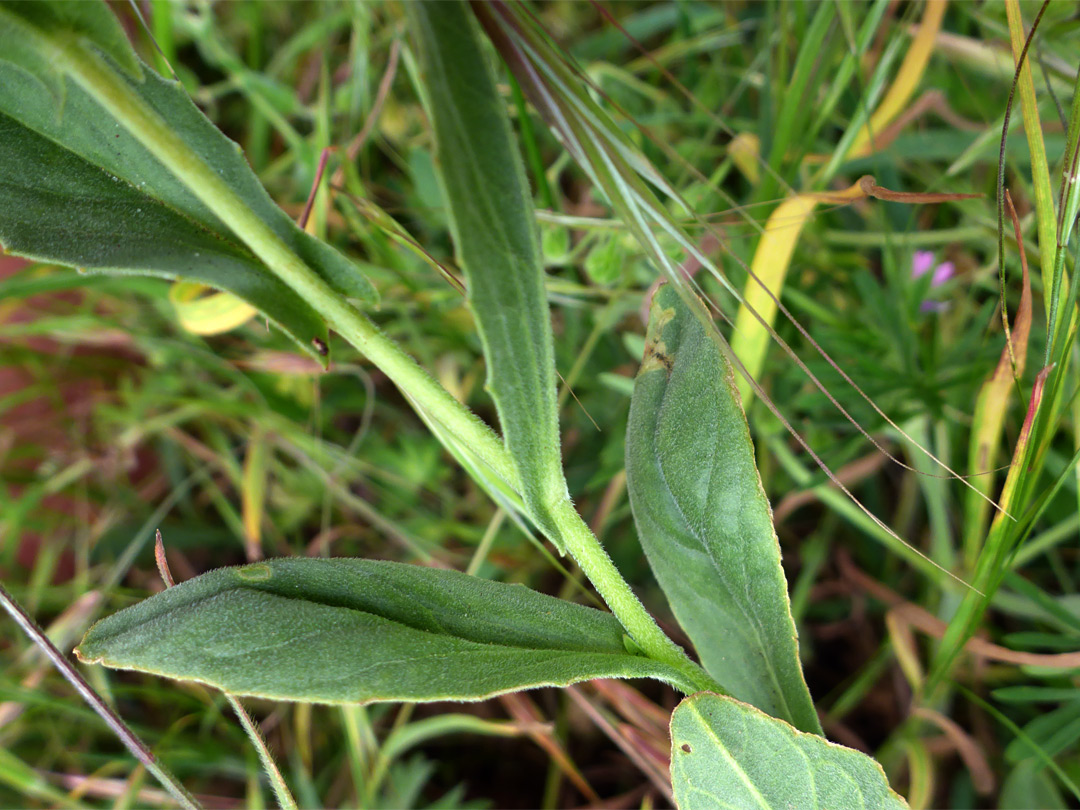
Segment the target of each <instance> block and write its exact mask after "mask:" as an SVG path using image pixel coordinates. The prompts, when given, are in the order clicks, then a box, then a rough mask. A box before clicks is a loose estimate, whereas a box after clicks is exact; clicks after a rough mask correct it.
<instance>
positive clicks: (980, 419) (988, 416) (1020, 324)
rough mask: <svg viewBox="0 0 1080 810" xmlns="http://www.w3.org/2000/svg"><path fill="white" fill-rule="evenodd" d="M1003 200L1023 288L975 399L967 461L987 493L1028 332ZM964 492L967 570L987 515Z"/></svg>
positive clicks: (1027, 283) (1025, 294)
mask: <svg viewBox="0 0 1080 810" xmlns="http://www.w3.org/2000/svg"><path fill="white" fill-rule="evenodd" d="M1005 200H1006V202H1007V203H1008V208H1009V213H1010V215H1011V216H1012V217H1013V227H1014V228H1015V230H1016V242H1017V245H1018V246H1019V249H1020V266H1021V268H1022V271H1023V290H1022V292H1021V293H1020V306H1019V308H1018V309H1017V311H1016V319H1015V320H1014V321H1013V328H1012V332H1011V334H1009V335H1008V336H1007V339H1006V342H1005V346H1004V348H1003V349H1002V350H1001V357H1000V358H999V359H998V364H997V368H995V369H994V372H993V373H992V374H991V375H990V377H989V378H987V380H986V381H985V382H984V383H983V384H982V388H980V389H979V396H978V398H977V399H976V400H975V414H974V417H973V425H972V431H971V444H970V447H969V451H968V452H969V463H970V465H971V472H972V473H973V474H976V475H977V474H978V473H985V475H977V477H975V478H973V479H972V484H973V485H974V486H975V489H977V490H978V491H979V492H981V493H983V494H984V495H987V496H989V495H990V489H991V487H992V486H993V483H994V476H993V474H992V473H991V472H990V471H991V470H992V469H993V466H994V462H995V459H996V457H997V449H998V444H999V443H1000V442H1001V428H1002V425H1003V424H1004V421H1005V411H1006V409H1007V408H1008V405H1009V392H1010V391H1011V390H1012V388H1013V382H1014V380H1018V379H1019V378H1020V377H1022V376H1023V374H1024V365H1025V360H1026V357H1027V346H1028V335H1029V334H1030V333H1031V277H1030V275H1029V273H1028V263H1027V255H1026V254H1025V253H1024V242H1023V239H1022V237H1021V234H1020V223H1019V221H1018V220H1017V219H1016V212H1015V211H1014V210H1013V207H1012V200H1011V199H1009V196H1008V192H1006V196H1005ZM968 494H969V497H968V500H967V504H966V507H967V508H966V510H965V511H966V514H967V520H966V522H965V529H964V561H965V564H966V566H967V568H968V569H969V570H970V569H972V568H974V565H975V561H976V560H977V558H978V554H979V550H980V548H981V541H982V537H983V534H984V532H985V529H986V522H987V517H988V515H989V504H987V503H986V502H985V501H984V500H983V499H981V498H978V497H973V496H974V493H968Z"/></svg>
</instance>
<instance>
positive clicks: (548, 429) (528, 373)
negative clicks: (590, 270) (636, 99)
mask: <svg viewBox="0 0 1080 810" xmlns="http://www.w3.org/2000/svg"><path fill="white" fill-rule="evenodd" d="M408 9H409V11H410V14H411V19H412V21H413V27H414V30H415V31H416V34H417V37H418V39H419V41H420V45H421V47H420V52H421V55H422V58H423V65H424V71H425V79H426V82H427V85H428V88H429V91H430V92H429V94H428V96H429V102H430V106H431V117H432V125H433V127H434V130H435V138H436V145H437V152H436V155H437V163H438V168H439V176H440V178H441V182H442V188H443V195H444V198H445V200H446V203H447V213H448V215H449V220H450V225H451V230H452V231H453V235H454V243H455V246H456V249H457V254H458V256H459V258H460V261H461V265H462V267H463V268H464V270H465V274H466V277H467V293H466V294H467V298H468V301H469V305H470V307H471V308H472V311H473V314H474V315H475V317H476V322H477V327H478V329H479V332H480V338H481V340H482V342H483V345H484V357H485V359H486V360H487V364H488V388H489V389H490V391H491V395H492V398H493V399H494V400H495V405H496V407H497V408H498V412H499V422H500V424H501V425H502V430H503V435H504V437H505V440H506V446H507V449H508V450H509V451H510V454H511V456H512V457H513V459H514V463H515V464H516V466H517V469H518V473H519V475H520V478H521V484H522V495H523V497H524V500H525V503H526V505H527V506H528V507H529V509H530V511H531V513H532V514H533V516H534V517H535V518H536V519H537V520H539V521H540V523H541V525H542V526H543V528H544V529H545V533H546V534H548V536H549V537H551V538H552V540H553V541H554V542H555V543H556V544H557V545H560V541H559V538H558V533H557V532H556V531H554V530H553V528H552V524H551V522H550V520H549V519H548V518H547V512H548V509H549V508H550V507H551V506H552V505H553V504H554V503H556V502H557V501H559V500H564V499H566V498H567V497H568V496H567V490H566V482H565V480H564V479H563V473H562V457H561V452H560V441H559V425H558V410H557V407H556V397H555V355H554V349H553V343H552V336H551V316H550V313H549V312H548V305H547V296H546V293H545V290H544V274H543V267H542V262H541V256H540V245H539V240H538V236H537V228H536V220H535V216H534V214H533V210H532V203H531V198H530V196H529V188H528V184H527V182H526V180H525V168H524V164H523V163H522V159H521V155H520V154H519V153H518V151H517V148H516V146H515V144H514V141H513V137H512V133H511V130H510V121H509V118H508V116H507V112H506V107H505V103H504V102H503V100H502V98H501V97H500V96H499V93H498V91H497V89H496V87H495V77H494V75H493V73H492V70H491V68H490V66H489V65H488V64H487V61H486V59H485V57H484V51H483V49H482V48H481V47H480V42H481V41H480V38H479V34H478V31H477V29H476V23H475V21H474V20H473V19H472V17H471V15H470V13H469V10H468V8H467V7H466V6H465V5H463V4H460V3H438V2H418V3H412V4H410V5H409V6H408Z"/></svg>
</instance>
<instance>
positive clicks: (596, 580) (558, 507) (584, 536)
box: [548, 499, 727, 695]
mask: <svg viewBox="0 0 1080 810" xmlns="http://www.w3.org/2000/svg"><path fill="white" fill-rule="evenodd" d="M548 514H549V516H550V518H551V521H552V523H553V524H554V525H555V528H556V530H557V531H558V532H559V535H560V536H561V537H562V541H563V543H564V544H565V546H566V550H567V551H568V552H570V555H571V556H572V557H573V558H574V559H575V560H576V561H577V564H578V565H579V566H581V571H582V573H584V574H585V576H586V577H588V578H589V581H590V582H591V583H592V584H593V586H594V587H595V588H596V590H597V592H598V593H599V594H600V596H601V597H603V599H604V601H605V602H606V603H607V605H608V607H609V608H611V612H612V613H614V614H615V616H616V617H617V618H618V619H619V621H620V622H622V625H623V627H625V628H626V630H627V632H628V633H630V635H631V637H633V639H634V641H635V642H636V643H637V644H638V645H639V646H640V647H641V649H642V650H644V651H645V653H646V654H647V655H648V656H649V657H650V658H652V659H654V660H656V661H662V662H664V663H665V664H668V665H669V666H671V667H673V668H674V669H676V670H678V671H679V672H680V674H681V675H682V676H683V678H684V681H683V682H680V683H674V684H672V685H673V686H675V687H677V688H678V689H681V690H682V691H684V692H686V693H687V694H693V693H694V692H698V691H701V690H707V691H710V692H718V693H719V694H723V695H726V694H727V691H726V690H725V689H724V688H723V687H722V686H720V684H719V683H717V682H716V681H715V680H713V679H712V678H711V677H709V675H708V674H707V673H706V672H705V670H703V669H702V668H701V667H699V666H698V665H697V664H695V663H694V662H693V661H691V660H690V659H689V658H688V657H687V655H686V653H685V652H683V650H682V648H681V647H679V645H677V644H676V643H675V642H674V641H672V640H671V639H670V638H668V637H667V635H665V634H664V631H663V630H661V629H660V627H659V626H658V625H657V624H656V621H655V620H654V619H653V617H652V616H650V615H649V613H648V611H647V610H645V606H644V605H642V604H641V601H640V600H639V599H638V598H637V596H636V595H635V594H634V592H633V591H632V590H631V589H630V586H629V585H628V584H627V582H626V580H625V579H623V577H622V575H621V574H620V573H619V569H617V568H616V567H615V564H614V563H613V562H612V561H611V558H610V557H609V556H608V555H607V552H606V551H604V548H603V546H601V545H600V541H599V540H597V539H596V535H594V534H593V533H592V530H591V529H590V528H589V527H588V525H587V524H586V523H585V521H584V520H582V518H581V515H579V514H578V512H577V510H576V509H574V506H573V504H572V503H571V502H570V500H569V499H566V500H563V501H561V502H560V503H558V504H555V505H554V506H553V507H552V508H551V509H550V510H549V513H548Z"/></svg>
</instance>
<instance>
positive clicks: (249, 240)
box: [53, 46, 521, 491]
mask: <svg viewBox="0 0 1080 810" xmlns="http://www.w3.org/2000/svg"><path fill="white" fill-rule="evenodd" d="M53 56H54V64H57V65H62V66H64V67H66V68H67V72H68V74H69V75H70V76H71V77H72V79H74V81H75V82H76V83H78V84H79V86H80V87H82V88H83V89H84V90H85V91H86V92H87V93H89V94H90V96H91V97H92V98H94V99H95V100H96V101H97V102H98V103H99V104H101V106H102V107H104V108H105V109H106V110H108V111H109V113H110V114H111V115H113V116H114V117H115V118H116V120H117V121H119V122H120V123H121V124H122V125H123V126H124V127H125V129H127V130H128V131H129V132H131V134H132V135H134V136H135V138H136V139H137V140H138V141H139V142H140V143H142V145H143V146H145V147H146V148H147V149H148V150H149V151H150V152H151V154H153V155H154V157H156V158H157V159H158V160H159V161H161V163H162V164H163V165H164V166H165V167H166V168H168V169H169V171H171V172H172V173H173V174H175V175H176V176H177V177H182V178H184V181H185V183H186V184H187V185H188V187H189V188H190V189H191V191H192V192H193V193H194V194H195V196H196V197H198V198H199V200H200V201H201V202H202V203H203V204H205V205H206V207H207V208H209V209H210V210H211V211H212V212H213V213H214V214H215V215H216V216H217V217H218V218H220V219H221V221H222V222H224V223H226V224H227V225H228V226H229V228H231V229H232V231H233V232H234V233H235V234H236V235H237V236H238V237H239V238H240V239H241V240H242V241H243V242H244V243H245V244H246V245H247V246H248V247H249V248H251V250H252V252H253V253H254V254H255V255H256V256H258V257H259V259H261V260H262V261H263V262H264V263H265V264H266V266H267V267H269V268H270V270H271V271H272V272H273V273H274V274H275V275H277V276H278V278H280V279H281V280H282V281H284V282H285V283H286V284H287V285H289V287H291V288H292V289H294V290H295V291H296V292H297V293H299V294H300V295H301V296H303V298H304V299H305V300H306V301H307V302H308V303H309V304H310V305H311V306H312V307H313V308H314V309H315V311H316V312H318V313H319V314H320V315H321V316H322V317H323V318H325V319H326V322H327V323H328V324H329V325H330V327H331V328H332V329H334V331H336V332H337V333H338V334H340V335H341V336H342V337H343V338H345V340H347V341H348V342H349V343H351V344H352V345H353V346H354V347H356V348H357V349H358V350H359V351H361V352H363V354H364V355H366V356H367V358H368V359H369V360H371V362H372V363H374V364H375V365H376V366H378V367H379V368H380V369H381V370H382V371H383V372H384V373H385V374H386V375H387V376H388V377H389V378H390V379H391V380H392V381H393V382H394V384H395V385H396V386H397V387H398V388H400V389H401V390H402V391H403V392H404V393H405V394H406V395H407V396H409V397H410V398H411V399H412V400H413V402H414V404H415V405H417V406H418V407H420V408H423V409H424V410H425V411H426V412H427V413H428V414H430V415H431V416H432V418H434V419H436V420H437V421H439V422H440V423H441V424H443V425H445V426H446V427H447V428H448V429H449V430H451V431H453V432H454V433H456V434H457V435H458V436H459V437H460V438H461V439H462V441H463V442H464V443H465V444H467V445H468V446H469V447H470V448H471V449H472V450H473V452H475V453H476V454H477V456H479V457H480V458H481V459H482V460H483V461H484V463H485V464H487V465H488V466H489V467H490V468H491V469H492V470H493V471H494V472H495V473H496V474H497V475H498V476H499V477H501V478H502V479H503V480H504V481H506V483H507V484H509V485H510V486H511V487H513V488H514V489H516V490H519V491H520V489H521V485H520V482H519V480H518V475H517V471H516V469H515V468H514V466H513V464H512V463H511V461H510V459H509V457H508V456H507V454H506V452H505V450H504V448H503V444H502V442H501V441H500V440H499V438H498V436H496V435H495V433H494V432H492V430H491V429H490V428H488V427H487V426H486V425H485V424H484V423H483V422H482V421H480V419H479V418H478V417H476V416H475V415H474V414H473V413H471V412H470V411H469V410H468V409H466V408H465V407H463V406H462V405H461V404H460V403H459V402H458V401H457V400H455V399H454V398H453V397H452V396H451V395H450V394H449V392H447V391H446V389H444V388H443V387H442V386H441V385H439V384H438V382H436V381H435V379H434V378H432V377H431V375H429V374H428V373H427V372H426V371H424V369H423V368H421V367H420V366H419V365H418V364H417V363H416V361H415V360H413V358H412V357H410V356H409V355H408V354H407V353H406V352H405V351H404V350H402V348H401V347H400V346H398V345H397V344H396V343H395V342H394V341H393V340H391V339H390V338H388V337H387V336H386V335H384V334H383V333H382V332H381V331H380V330H379V329H378V327H376V326H375V324H373V323H372V322H371V321H370V320H368V319H367V318H366V317H365V316H364V315H363V314H362V313H361V312H359V311H358V310H357V309H356V308H355V307H353V306H352V305H351V304H349V303H348V302H347V301H345V300H344V299H343V298H342V297H341V296H339V295H338V294H337V293H335V292H334V291H333V290H332V289H331V288H330V286H329V285H328V284H327V283H326V282H325V281H323V280H322V278H320V277H319V275H318V274H317V273H315V272H314V271H313V270H312V269H311V268H309V267H308V266H307V265H306V264H304V262H303V261H302V260H301V259H300V258H299V257H298V256H296V254H294V253H293V252H292V251H291V250H289V248H288V247H287V246H286V245H285V243H284V242H282V241H281V239H280V238H279V237H278V236H277V235H276V234H275V233H274V232H273V231H272V230H271V229H270V228H269V227H268V226H267V225H266V224H265V223H264V222H263V221H262V220H261V219H260V218H259V217H258V216H257V215H256V214H255V213H254V212H252V211H251V210H250V209H248V208H247V207H246V206H245V205H244V203H243V202H242V201H241V200H240V198H239V197H238V196H237V195H236V194H235V193H234V192H233V191H232V189H230V188H229V186H228V185H227V184H226V183H225V181H224V180H222V179H221V178H220V177H219V176H218V175H217V174H216V173H215V172H214V171H213V170H212V169H211V168H210V167H209V166H207V165H206V163H205V162H204V161H203V160H202V158H200V157H199V155H197V154H196V153H195V152H194V151H193V150H192V149H191V148H189V147H188V146H187V144H185V143H184V141H183V140H182V139H181V138H180V137H179V136H178V135H177V134H176V133H174V132H173V131H172V130H171V129H169V127H168V126H167V125H166V124H165V122H164V121H162V120H161V118H160V117H159V116H158V115H157V114H156V113H155V112H154V111H153V110H152V109H150V108H149V107H148V106H147V104H146V103H145V102H144V101H143V100H142V99H141V98H140V97H139V96H138V95H137V94H136V93H134V92H133V91H132V90H131V88H130V87H129V86H128V85H127V83H126V82H125V81H124V80H123V79H121V78H120V77H119V76H118V75H117V74H116V73H115V72H114V71H113V70H111V69H110V68H109V67H108V66H107V65H106V64H105V63H104V62H103V61H102V59H101V58H100V57H99V56H97V55H96V54H92V53H89V52H87V51H85V50H83V49H82V48H80V47H78V46H68V47H55V48H54V53H53Z"/></svg>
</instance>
